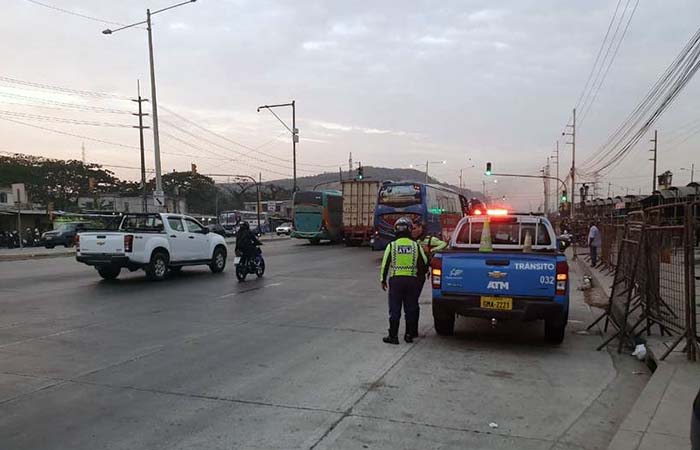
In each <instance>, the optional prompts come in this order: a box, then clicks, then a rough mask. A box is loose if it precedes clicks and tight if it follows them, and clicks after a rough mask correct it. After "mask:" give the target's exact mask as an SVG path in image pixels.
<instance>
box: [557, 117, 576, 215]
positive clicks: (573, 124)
mask: <svg viewBox="0 0 700 450" xmlns="http://www.w3.org/2000/svg"><path fill="white" fill-rule="evenodd" d="M573 114H574V115H573V121H572V122H571V124H569V125H567V126H566V127H567V128H571V133H567V132H566V131H564V132H562V133H561V134H562V136H571V142H567V144H571V175H570V176H571V208H570V212H571V218H572V219H573V218H574V205H575V199H576V180H575V178H576V108H574V111H573ZM557 178H559V177H557Z"/></svg>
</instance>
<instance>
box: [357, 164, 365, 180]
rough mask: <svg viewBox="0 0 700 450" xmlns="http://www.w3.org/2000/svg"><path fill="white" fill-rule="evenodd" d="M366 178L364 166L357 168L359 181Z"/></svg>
mask: <svg viewBox="0 0 700 450" xmlns="http://www.w3.org/2000/svg"><path fill="white" fill-rule="evenodd" d="M364 177H365V168H364V167H362V165H359V166H357V179H358V180H362V179H363V178H364Z"/></svg>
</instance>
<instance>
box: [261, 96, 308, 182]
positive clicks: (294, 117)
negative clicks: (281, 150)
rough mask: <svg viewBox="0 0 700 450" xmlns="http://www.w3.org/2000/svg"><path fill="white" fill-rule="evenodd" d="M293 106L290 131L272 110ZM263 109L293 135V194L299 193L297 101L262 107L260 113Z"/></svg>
mask: <svg viewBox="0 0 700 450" xmlns="http://www.w3.org/2000/svg"><path fill="white" fill-rule="evenodd" d="M287 106H291V107H292V128H291V129H290V128H289V126H287V124H286V123H285V122H284V120H282V119H280V117H279V116H278V115H277V114H275V112H274V111H273V110H272V109H273V108H282V107H287ZM261 109H267V110H268V111H270V112H271V113H272V115H273V116H275V117H276V118H277V120H279V121H280V123H281V124H282V125H284V127H285V128H286V129H287V130H289V132H290V133H292V171H293V175H292V178H293V179H294V187H293V188H292V192H296V191H297V143H298V142H299V130H298V129H297V109H296V101H295V100H292V101H291V102H290V103H281V104H279V105H261V106H258V112H260V110H261Z"/></svg>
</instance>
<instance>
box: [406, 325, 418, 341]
mask: <svg viewBox="0 0 700 450" xmlns="http://www.w3.org/2000/svg"><path fill="white" fill-rule="evenodd" d="M417 337H418V321H417V320H415V319H413V320H407V321H406V334H404V336H403V340H404V341H406V342H407V343H409V344H410V343H411V342H413V338H417Z"/></svg>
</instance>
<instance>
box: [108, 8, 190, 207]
mask: <svg viewBox="0 0 700 450" xmlns="http://www.w3.org/2000/svg"><path fill="white" fill-rule="evenodd" d="M196 1H197V0H187V1H185V2H182V3H177V4H175V5H172V6H168V7H166V8H162V9H159V10H157V11H153V12H151V10H150V9H147V10H146V20H144V21H141V22H136V23H132V24H130V25H125V26H123V27H121V28H117V29H114V30H111V29H109V28H108V29H106V30H104V31H102V34H106V35H111V34H114V33H116V32H117V31H121V30H125V29H127V28H132V27H135V26H138V25H143V24H146V30H147V31H148V60H149V65H150V71H151V107H152V115H153V152H154V153H155V159H156V161H155V170H156V189H155V192H154V193H153V197H154V200H155V203H156V207H157V208H158V209H159V210H160V209H161V208H162V207H163V206H164V201H163V199H164V193H163V179H162V177H161V165H160V135H159V133H158V101H157V100H156V69H155V63H154V60H153V32H152V30H151V29H152V26H151V16H154V15H156V14H158V13H162V12H164V11H167V10H169V9H173V8H177V7H178V6H182V5H187V4H189V3H194V2H196Z"/></svg>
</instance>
